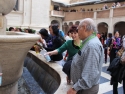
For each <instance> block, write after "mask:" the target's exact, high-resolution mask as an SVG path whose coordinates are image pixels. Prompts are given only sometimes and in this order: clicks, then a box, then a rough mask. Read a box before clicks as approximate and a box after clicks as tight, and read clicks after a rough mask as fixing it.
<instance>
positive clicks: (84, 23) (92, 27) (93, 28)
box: [79, 18, 97, 33]
mask: <svg viewBox="0 0 125 94" xmlns="http://www.w3.org/2000/svg"><path fill="white" fill-rule="evenodd" d="M82 26H86V31H93V32H96V33H97V28H96V24H95V22H94V21H93V20H92V19H91V18H85V19H84V20H82V21H81V22H80V24H79V27H82Z"/></svg>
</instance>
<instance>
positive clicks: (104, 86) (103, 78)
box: [98, 63, 124, 94]
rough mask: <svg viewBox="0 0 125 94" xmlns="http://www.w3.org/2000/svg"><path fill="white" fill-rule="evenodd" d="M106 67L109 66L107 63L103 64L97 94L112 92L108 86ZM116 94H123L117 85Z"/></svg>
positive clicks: (120, 85)
mask: <svg viewBox="0 0 125 94" xmlns="http://www.w3.org/2000/svg"><path fill="white" fill-rule="evenodd" d="M108 66H109V63H106V64H103V68H102V73H101V79H100V87H99V93H98V94H113V92H112V89H113V87H112V85H110V77H111V76H110V75H109V72H108V71H107V68H108ZM118 94H124V93H123V87H122V84H119V85H118Z"/></svg>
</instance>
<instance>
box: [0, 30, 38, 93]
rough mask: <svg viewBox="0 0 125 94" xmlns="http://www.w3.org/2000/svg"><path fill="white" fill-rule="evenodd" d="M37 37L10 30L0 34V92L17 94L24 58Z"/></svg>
mask: <svg viewBox="0 0 125 94" xmlns="http://www.w3.org/2000/svg"><path fill="white" fill-rule="evenodd" d="M39 38H40V36H39V35H35V34H28V33H21V32H12V31H10V32H6V35H0V53H1V54H0V70H1V71H2V73H3V75H2V85H1V86H0V94H17V81H18V79H19V78H20V77H21V75H22V71H23V64H24V58H25V57H26V55H27V52H28V51H29V50H30V48H31V47H32V46H33V45H34V44H35V43H36V41H37V40H38V39H39Z"/></svg>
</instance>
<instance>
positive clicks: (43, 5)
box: [30, 0, 50, 30]
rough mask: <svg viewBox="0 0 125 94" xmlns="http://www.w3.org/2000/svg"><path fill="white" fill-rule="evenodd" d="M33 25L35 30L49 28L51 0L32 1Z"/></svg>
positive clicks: (31, 25)
mask: <svg viewBox="0 0 125 94" xmlns="http://www.w3.org/2000/svg"><path fill="white" fill-rule="evenodd" d="M31 1H32V5H31V24H30V27H31V28H34V29H37V30H39V29H41V28H43V27H44V28H48V26H49V22H50V20H49V19H50V16H49V10H50V0H45V1H44V0H31Z"/></svg>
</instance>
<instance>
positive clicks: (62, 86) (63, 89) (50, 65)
mask: <svg viewBox="0 0 125 94" xmlns="http://www.w3.org/2000/svg"><path fill="white" fill-rule="evenodd" d="M27 56H28V57H30V58H32V59H33V60H34V61H35V62H37V63H38V65H40V66H41V67H42V68H43V69H44V70H45V71H46V72H48V73H49V74H50V75H51V76H52V77H53V78H54V79H55V80H56V81H57V83H58V84H59V87H58V89H57V90H56V92H55V93H54V94H67V90H68V89H69V88H71V86H72V85H67V82H66V75H65V73H64V72H63V71H62V67H61V66H60V65H59V64H57V63H55V62H46V60H45V58H44V57H43V56H42V55H40V54H36V53H35V52H34V51H29V53H28V54H27Z"/></svg>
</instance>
